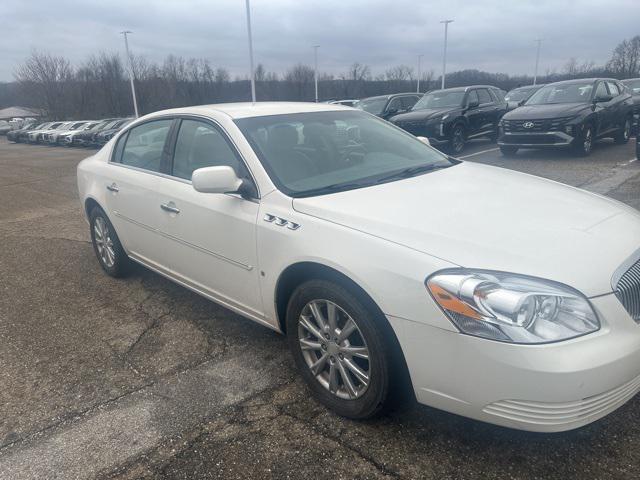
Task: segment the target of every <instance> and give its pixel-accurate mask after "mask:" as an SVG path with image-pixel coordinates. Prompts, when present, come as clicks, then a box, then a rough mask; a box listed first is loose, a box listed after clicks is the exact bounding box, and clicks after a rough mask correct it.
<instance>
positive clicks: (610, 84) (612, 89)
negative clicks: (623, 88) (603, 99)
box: [607, 82, 620, 97]
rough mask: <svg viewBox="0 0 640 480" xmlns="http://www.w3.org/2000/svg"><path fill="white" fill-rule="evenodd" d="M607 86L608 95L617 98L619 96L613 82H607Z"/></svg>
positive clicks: (618, 91) (616, 86)
mask: <svg viewBox="0 0 640 480" xmlns="http://www.w3.org/2000/svg"><path fill="white" fill-rule="evenodd" d="M607 86H608V87H609V93H610V94H611V95H612V96H614V97H617V96H618V95H620V90H618V85H616V84H615V83H613V82H607Z"/></svg>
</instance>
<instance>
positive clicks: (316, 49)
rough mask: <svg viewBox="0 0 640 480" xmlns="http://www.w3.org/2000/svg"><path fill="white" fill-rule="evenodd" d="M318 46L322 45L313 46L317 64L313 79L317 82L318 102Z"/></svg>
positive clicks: (314, 58)
mask: <svg viewBox="0 0 640 480" xmlns="http://www.w3.org/2000/svg"><path fill="white" fill-rule="evenodd" d="M318 48H320V45H314V46H313V61H314V64H315V69H314V71H313V81H314V83H315V84H316V103H318Z"/></svg>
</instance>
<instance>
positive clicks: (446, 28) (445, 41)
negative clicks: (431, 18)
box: [440, 20, 453, 89]
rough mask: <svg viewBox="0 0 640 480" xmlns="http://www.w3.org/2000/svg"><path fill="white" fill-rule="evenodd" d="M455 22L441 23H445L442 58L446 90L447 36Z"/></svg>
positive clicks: (443, 21) (445, 21)
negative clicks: (452, 23) (451, 24)
mask: <svg viewBox="0 0 640 480" xmlns="http://www.w3.org/2000/svg"><path fill="white" fill-rule="evenodd" d="M451 22H453V20H442V21H441V22H440V23H444V54H443V56H442V86H441V87H440V88H443V89H444V77H445V75H446V74H447V35H448V32H449V24H450V23H451Z"/></svg>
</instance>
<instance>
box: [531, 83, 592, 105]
mask: <svg viewBox="0 0 640 480" xmlns="http://www.w3.org/2000/svg"><path fill="white" fill-rule="evenodd" d="M592 90H593V84H592V83H561V84H558V85H549V86H546V87H542V88H541V89H540V90H538V91H537V92H536V93H534V94H533V95H532V96H531V98H530V99H529V100H527V103H526V104H527V105H548V104H553V103H588V102H589V100H590V99H591V91H592Z"/></svg>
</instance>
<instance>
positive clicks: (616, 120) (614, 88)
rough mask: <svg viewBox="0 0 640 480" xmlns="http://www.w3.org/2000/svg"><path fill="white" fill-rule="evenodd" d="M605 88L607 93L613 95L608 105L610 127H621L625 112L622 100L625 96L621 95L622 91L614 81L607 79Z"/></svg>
mask: <svg viewBox="0 0 640 480" xmlns="http://www.w3.org/2000/svg"><path fill="white" fill-rule="evenodd" d="M607 89H608V90H609V95H611V96H612V97H613V98H612V99H611V101H610V102H609V107H608V108H609V110H610V119H611V128H616V129H620V128H623V126H624V122H625V120H626V114H627V109H626V105H625V102H624V100H625V96H624V95H622V91H621V90H620V88H619V87H618V85H617V84H616V83H615V82H612V81H608V82H607Z"/></svg>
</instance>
